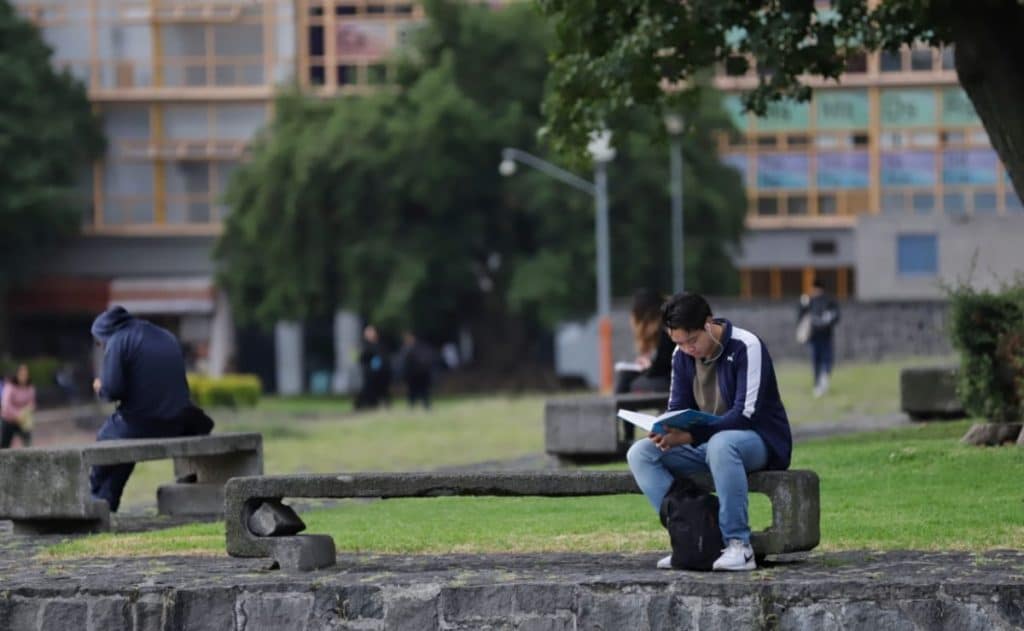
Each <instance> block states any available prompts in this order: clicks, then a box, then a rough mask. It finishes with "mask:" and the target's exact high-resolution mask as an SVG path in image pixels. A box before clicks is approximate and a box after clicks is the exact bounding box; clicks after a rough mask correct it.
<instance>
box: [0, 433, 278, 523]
mask: <svg viewBox="0 0 1024 631" xmlns="http://www.w3.org/2000/svg"><path fill="white" fill-rule="evenodd" d="M167 458H172V459H173V460H174V475H175V478H177V479H181V478H182V477H184V476H190V475H191V474H194V475H195V478H196V481H195V483H194V484H177V483H176V484H167V485H164V486H161V487H160V488H159V489H157V506H158V510H159V512H160V513H161V514H164V515H214V516H219V515H221V514H223V510H224V483H225V482H227V481H228V479H230V478H233V477H236V476H246V475H260V474H262V473H263V438H262V436H261V435H260V434H256V433H246V434H212V435H209V436H190V437H186V438H137V439H130V440H110V441H103V442H97V443H91V444H88V445H81V446H74V447H59V448H40V447H33V448H30V449H5V450H3V451H0V519H9V520H11V521H13V522H14V531H15V532H17V533H55V532H56V533H72V532H98V531H103V530H107V529H109V527H110V510H109V507H108V506H107V503H106V502H105V501H103V500H97V499H95V498H93V497H92V493H91V492H90V487H89V471H90V469H91V467H92V466H93V465H111V464H122V463H129V462H141V461H144V460H164V459H167Z"/></svg>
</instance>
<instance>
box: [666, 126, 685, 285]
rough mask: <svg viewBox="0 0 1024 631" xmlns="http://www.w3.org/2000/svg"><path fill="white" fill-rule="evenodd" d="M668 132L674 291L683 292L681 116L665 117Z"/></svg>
mask: <svg viewBox="0 0 1024 631" xmlns="http://www.w3.org/2000/svg"><path fill="white" fill-rule="evenodd" d="M665 129H666V130H667V131H668V135H669V141H670V147H669V180H670V182H671V191H672V222H671V224H672V291H674V292H676V293H679V292H681V291H683V289H684V286H685V284H686V281H685V278H684V276H683V274H684V265H685V256H686V252H685V251H684V249H683V248H684V247H685V246H684V245H683V230H684V227H683V138H682V134H683V117H682V116H680V115H679V114H667V115H666V116H665Z"/></svg>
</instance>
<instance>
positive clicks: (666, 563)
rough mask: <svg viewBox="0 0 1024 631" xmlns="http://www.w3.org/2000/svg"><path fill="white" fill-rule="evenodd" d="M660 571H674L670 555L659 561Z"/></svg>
mask: <svg viewBox="0 0 1024 631" xmlns="http://www.w3.org/2000/svg"><path fill="white" fill-rule="evenodd" d="M658 569H659V570H671V569H672V555H671V554H670V555H668V556H667V557H665V558H664V559H658Z"/></svg>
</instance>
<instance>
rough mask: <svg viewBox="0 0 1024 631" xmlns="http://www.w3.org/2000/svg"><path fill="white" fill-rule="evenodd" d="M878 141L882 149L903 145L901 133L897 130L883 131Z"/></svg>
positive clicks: (896, 147) (897, 147)
mask: <svg viewBox="0 0 1024 631" xmlns="http://www.w3.org/2000/svg"><path fill="white" fill-rule="evenodd" d="M880 141H881V143H880V144H881V145H882V149H899V148H900V147H902V146H903V134H902V133H901V132H898V131H884V132H882V134H881V138H880Z"/></svg>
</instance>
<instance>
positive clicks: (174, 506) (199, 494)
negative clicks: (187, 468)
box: [156, 484, 224, 517]
mask: <svg viewBox="0 0 1024 631" xmlns="http://www.w3.org/2000/svg"><path fill="white" fill-rule="evenodd" d="M156 506H157V513H159V514H161V515H195V516H211V517H220V516H222V515H223V514H224V485H222V484H164V485H163V486H160V487H158V488H157V490H156Z"/></svg>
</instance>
